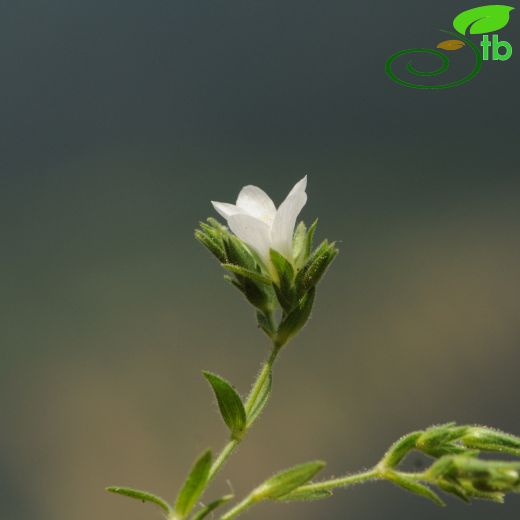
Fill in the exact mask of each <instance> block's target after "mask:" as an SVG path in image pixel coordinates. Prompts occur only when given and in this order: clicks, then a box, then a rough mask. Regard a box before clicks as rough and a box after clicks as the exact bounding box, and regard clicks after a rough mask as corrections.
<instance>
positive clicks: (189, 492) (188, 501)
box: [175, 450, 211, 518]
mask: <svg viewBox="0 0 520 520" xmlns="http://www.w3.org/2000/svg"><path fill="white" fill-rule="evenodd" d="M210 468H211V451H210V450H207V451H205V452H204V453H203V454H202V455H201V456H200V457H199V458H198V459H197V461H196V462H195V464H194V465H193V467H192V469H191V471H190V474H189V475H188V478H187V479H186V481H185V482H184V485H183V486H182V488H181V490H180V492H179V496H178V497H177V500H176V501H175V513H176V514H177V515H178V516H180V517H181V518H184V517H185V516H187V515H188V514H189V513H190V511H191V510H192V509H193V507H194V506H195V504H196V503H197V500H198V499H199V496H200V494H201V493H202V491H203V490H204V487H205V485H206V482H207V481H208V476H209V470H210Z"/></svg>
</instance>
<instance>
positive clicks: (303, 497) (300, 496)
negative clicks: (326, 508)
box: [278, 489, 332, 502]
mask: <svg viewBox="0 0 520 520" xmlns="http://www.w3.org/2000/svg"><path fill="white" fill-rule="evenodd" d="M331 496H332V491H329V490H328V489H321V490H303V491H299V490H298V489H295V490H294V491H292V492H291V493H289V494H288V495H284V496H283V497H280V498H279V499H278V500H280V501H281V502H311V501H313V500H323V499H324V498H329V497H331Z"/></svg>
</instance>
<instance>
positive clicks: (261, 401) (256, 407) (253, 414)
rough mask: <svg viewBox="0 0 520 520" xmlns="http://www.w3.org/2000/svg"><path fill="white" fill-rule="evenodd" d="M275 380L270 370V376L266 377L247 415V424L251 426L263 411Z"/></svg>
mask: <svg viewBox="0 0 520 520" xmlns="http://www.w3.org/2000/svg"><path fill="white" fill-rule="evenodd" d="M272 382H273V377H272V375H271V373H270V372H269V376H268V377H267V378H266V379H265V382H264V384H263V385H262V388H261V389H260V393H259V394H258V396H257V398H256V400H255V402H254V403H252V405H251V411H250V412H249V414H248V416H247V425H248V426H251V424H253V422H254V421H255V420H256V418H257V417H258V416H259V415H260V414H261V413H262V410H263V409H264V407H265V405H266V404H267V401H268V399H269V395H270V394H271V386H272Z"/></svg>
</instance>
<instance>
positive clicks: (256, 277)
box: [220, 264, 271, 285]
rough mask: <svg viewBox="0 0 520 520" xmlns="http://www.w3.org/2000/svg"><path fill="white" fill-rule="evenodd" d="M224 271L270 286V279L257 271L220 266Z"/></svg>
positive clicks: (229, 265) (231, 265) (232, 266)
mask: <svg viewBox="0 0 520 520" xmlns="http://www.w3.org/2000/svg"><path fill="white" fill-rule="evenodd" d="M220 265H221V266H222V267H223V268H224V269H226V270H227V271H230V272H232V273H235V274H238V275H239V276H243V277H244V278H249V279H250V280H252V281H253V282H259V283H263V284H265V285H270V284H271V279H270V278H268V277H267V276H264V275H263V274H262V273H259V272H258V271H251V270H249V269H246V268H245V267H241V266H239V265H235V264H220Z"/></svg>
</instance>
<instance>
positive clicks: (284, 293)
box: [269, 249, 294, 312]
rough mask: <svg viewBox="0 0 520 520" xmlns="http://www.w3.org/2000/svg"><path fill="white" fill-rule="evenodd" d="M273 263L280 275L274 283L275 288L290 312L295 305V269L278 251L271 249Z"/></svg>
mask: <svg viewBox="0 0 520 520" xmlns="http://www.w3.org/2000/svg"><path fill="white" fill-rule="evenodd" d="M269 254H270V257H271V263H272V264H273V267H274V269H275V271H276V274H277V275H278V280H276V281H275V283H274V289H275V292H276V296H277V297H278V301H279V302H280V305H281V306H282V308H283V309H284V310H285V311H286V312H289V311H290V310H291V309H292V307H293V305H294V288H293V281H294V269H293V266H292V265H291V263H290V262H289V261H288V260H287V259H286V258H285V257H284V256H282V255H281V254H280V253H278V251H275V250H274V249H271V250H270V251H269Z"/></svg>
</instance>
